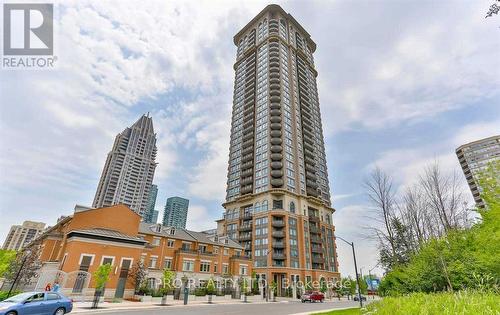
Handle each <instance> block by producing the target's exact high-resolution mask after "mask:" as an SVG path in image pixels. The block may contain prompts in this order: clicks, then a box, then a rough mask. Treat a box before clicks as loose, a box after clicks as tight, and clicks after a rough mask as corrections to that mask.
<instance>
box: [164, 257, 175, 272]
mask: <svg viewBox="0 0 500 315" xmlns="http://www.w3.org/2000/svg"><path fill="white" fill-rule="evenodd" d="M167 260H168V261H170V267H169V269H170V270H172V265H173V262H174V258H173V257H163V268H167V267H166V266H165V262H167Z"/></svg>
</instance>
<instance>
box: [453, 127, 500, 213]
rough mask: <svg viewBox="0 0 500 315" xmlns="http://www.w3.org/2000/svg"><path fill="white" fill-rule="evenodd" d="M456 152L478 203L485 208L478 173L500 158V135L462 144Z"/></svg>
mask: <svg viewBox="0 0 500 315" xmlns="http://www.w3.org/2000/svg"><path fill="white" fill-rule="evenodd" d="M456 154H457V157H458V161H459V162H460V166H461V167H462V170H463V172H464V175H465V178H466V179H467V183H468V184H469V187H470V190H471V192H472V195H473V196H474V201H475V202H476V205H477V206H478V207H481V208H484V206H485V205H484V201H483V200H482V199H481V196H480V193H481V186H480V185H479V182H478V175H479V174H480V173H481V171H482V170H484V169H485V168H486V167H487V166H488V163H491V162H493V161H499V160H500V135H499V136H493V137H489V138H485V139H481V140H477V141H474V142H471V143H467V144H464V145H461V146H460V147H458V148H457V149H456ZM497 175H498V176H500V174H497Z"/></svg>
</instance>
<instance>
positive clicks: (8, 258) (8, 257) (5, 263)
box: [0, 249, 16, 278]
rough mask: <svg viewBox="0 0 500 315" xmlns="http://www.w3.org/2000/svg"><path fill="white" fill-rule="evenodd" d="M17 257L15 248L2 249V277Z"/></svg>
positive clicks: (0, 255) (0, 267) (0, 269)
mask: <svg viewBox="0 0 500 315" xmlns="http://www.w3.org/2000/svg"><path fill="white" fill-rule="evenodd" d="M15 258H16V252H15V251H13V250H4V249H0V278H1V277H2V276H3V274H4V273H5V272H6V271H7V270H8V269H9V266H10V265H11V264H12V262H13V261H14V259H15Z"/></svg>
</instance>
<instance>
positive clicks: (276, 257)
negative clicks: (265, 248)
mask: <svg viewBox="0 0 500 315" xmlns="http://www.w3.org/2000/svg"><path fill="white" fill-rule="evenodd" d="M272 256H273V259H274V260H285V259H286V254H285V253H273V255H272Z"/></svg>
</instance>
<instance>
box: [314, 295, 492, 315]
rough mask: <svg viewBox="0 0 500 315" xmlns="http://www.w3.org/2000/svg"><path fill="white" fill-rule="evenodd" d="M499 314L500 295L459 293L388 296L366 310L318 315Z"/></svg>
mask: <svg viewBox="0 0 500 315" xmlns="http://www.w3.org/2000/svg"><path fill="white" fill-rule="evenodd" d="M319 314H321V315H362V314H370V315H372V314H376V315H476V314H477V315H499V314H500V295H499V294H494V293H479V292H468V291H461V292H455V293H435V294H425V293H414V294H410V295H407V296H402V297H386V298H383V299H382V300H379V301H376V302H373V303H371V304H368V305H367V306H366V307H365V308H363V309H362V310H360V309H359V308H351V309H346V310H338V311H331V312H326V313H318V314H317V315H319Z"/></svg>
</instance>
